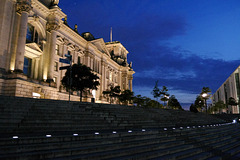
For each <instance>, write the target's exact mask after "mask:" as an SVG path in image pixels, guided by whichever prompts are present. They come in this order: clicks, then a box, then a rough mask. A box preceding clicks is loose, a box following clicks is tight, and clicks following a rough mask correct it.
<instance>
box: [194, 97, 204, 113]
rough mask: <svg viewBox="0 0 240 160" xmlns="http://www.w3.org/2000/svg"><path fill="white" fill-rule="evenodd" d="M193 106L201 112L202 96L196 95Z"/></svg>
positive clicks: (202, 105)
mask: <svg viewBox="0 0 240 160" xmlns="http://www.w3.org/2000/svg"><path fill="white" fill-rule="evenodd" d="M194 106H195V107H196V108H198V109H200V110H202V108H203V107H204V99H203V98H202V96H200V95H198V96H197V97H196V100H195V102H194Z"/></svg>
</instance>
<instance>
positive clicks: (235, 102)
mask: <svg viewBox="0 0 240 160" xmlns="http://www.w3.org/2000/svg"><path fill="white" fill-rule="evenodd" d="M227 104H228V105H230V106H231V107H233V106H237V105H238V102H237V101H236V100H235V99H234V98H233V97H229V99H228V101H227Z"/></svg>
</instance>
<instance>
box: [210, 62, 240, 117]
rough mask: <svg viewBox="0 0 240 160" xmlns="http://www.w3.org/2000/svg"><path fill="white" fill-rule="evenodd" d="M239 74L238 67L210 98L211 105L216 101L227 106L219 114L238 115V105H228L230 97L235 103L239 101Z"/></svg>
mask: <svg viewBox="0 0 240 160" xmlns="http://www.w3.org/2000/svg"><path fill="white" fill-rule="evenodd" d="M239 73H240V66H239V67H238V68H237V69H236V70H235V71H234V72H233V73H232V74H231V75H230V76H229V77H228V78H227V80H226V81H225V82H224V83H223V84H222V85H221V86H220V87H219V88H218V90H217V91H216V92H215V93H214V94H213V96H212V100H213V105H214V104H215V103H216V102H218V101H223V102H224V104H227V108H226V109H222V110H221V111H220V112H224V113H229V114H231V113H232V114H239V105H235V106H234V105H228V100H229V98H230V97H232V98H234V99H235V100H236V102H239V100H240V81H239V78H240V77H239Z"/></svg>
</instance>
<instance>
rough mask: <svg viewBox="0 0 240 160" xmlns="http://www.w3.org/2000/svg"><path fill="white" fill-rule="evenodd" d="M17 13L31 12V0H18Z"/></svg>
mask: <svg viewBox="0 0 240 160" xmlns="http://www.w3.org/2000/svg"><path fill="white" fill-rule="evenodd" d="M16 5H17V9H16V11H17V13H19V14H22V12H27V13H29V12H30V11H31V10H32V8H33V7H32V6H31V0H17V3H16Z"/></svg>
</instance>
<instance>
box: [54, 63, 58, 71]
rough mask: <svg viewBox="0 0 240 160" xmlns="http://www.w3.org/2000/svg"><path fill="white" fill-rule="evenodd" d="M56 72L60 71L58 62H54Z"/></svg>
mask: <svg viewBox="0 0 240 160" xmlns="http://www.w3.org/2000/svg"><path fill="white" fill-rule="evenodd" d="M54 71H58V62H54Z"/></svg>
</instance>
